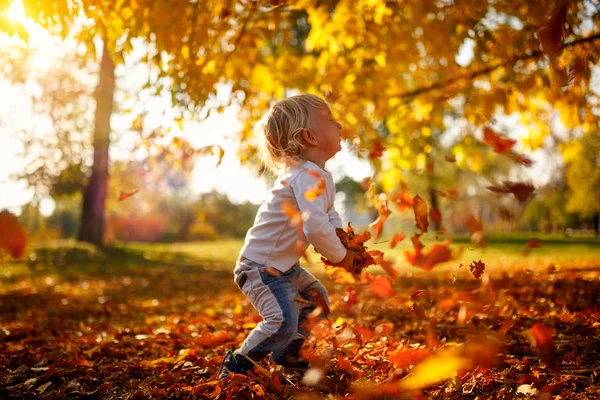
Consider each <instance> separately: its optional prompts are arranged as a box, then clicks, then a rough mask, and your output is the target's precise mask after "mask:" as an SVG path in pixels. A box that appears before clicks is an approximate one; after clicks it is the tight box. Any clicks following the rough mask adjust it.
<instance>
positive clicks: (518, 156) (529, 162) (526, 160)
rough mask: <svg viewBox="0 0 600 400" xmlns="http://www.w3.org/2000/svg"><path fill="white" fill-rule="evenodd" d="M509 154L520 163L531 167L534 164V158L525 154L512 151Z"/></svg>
mask: <svg viewBox="0 0 600 400" xmlns="http://www.w3.org/2000/svg"><path fill="white" fill-rule="evenodd" d="M508 155H509V156H510V158H512V159H513V160H515V161H516V162H518V163H519V164H523V165H524V166H526V167H531V165H532V164H533V160H532V159H531V158H529V157H527V156H525V155H523V154H517V153H513V152H511V153H509V154H508Z"/></svg>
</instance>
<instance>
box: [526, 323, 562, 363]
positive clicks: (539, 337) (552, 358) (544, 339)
mask: <svg viewBox="0 0 600 400" xmlns="http://www.w3.org/2000/svg"><path fill="white" fill-rule="evenodd" d="M527 334H528V335H529V336H530V340H531V341H532V344H533V345H534V346H536V347H537V348H538V350H539V352H540V357H541V359H542V361H543V362H544V363H546V364H548V366H549V367H550V368H555V367H556V349H555V348H554V329H552V328H550V327H548V326H546V325H544V324H542V323H540V322H537V323H535V324H533V326H532V327H531V328H530V329H529V330H528V331H527ZM531 338H532V339H531Z"/></svg>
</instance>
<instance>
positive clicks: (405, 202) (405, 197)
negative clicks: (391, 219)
mask: <svg viewBox="0 0 600 400" xmlns="http://www.w3.org/2000/svg"><path fill="white" fill-rule="evenodd" d="M394 202H395V203H396V205H397V206H398V208H399V209H400V212H402V211H405V210H406V209H408V208H410V207H412V206H413V199H412V197H411V196H410V193H408V192H407V191H406V190H401V191H400V192H398V193H397V194H396V196H394Z"/></svg>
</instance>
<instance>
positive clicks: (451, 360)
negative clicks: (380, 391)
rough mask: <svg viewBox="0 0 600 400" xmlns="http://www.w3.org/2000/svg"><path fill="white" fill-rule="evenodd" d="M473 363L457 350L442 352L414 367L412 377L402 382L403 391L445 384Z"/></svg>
mask: <svg viewBox="0 0 600 400" xmlns="http://www.w3.org/2000/svg"><path fill="white" fill-rule="evenodd" d="M470 365H471V361H470V360H469V359H468V358H466V357H463V356H461V355H460V354H459V352H458V350H457V349H448V350H445V351H441V352H439V353H438V354H435V355H433V356H431V357H428V358H426V359H425V360H424V361H423V362H421V363H420V364H418V365H417V366H415V367H414V369H413V373H412V375H410V376H409V377H408V378H406V379H405V380H404V381H402V383H401V386H402V388H403V389H407V390H414V389H421V388H424V387H427V386H430V385H433V384H435V383H439V382H443V381H445V380H446V379H450V378H452V377H453V376H455V375H456V373H457V372H458V371H459V370H461V369H466V368H468V367H469V366H470Z"/></svg>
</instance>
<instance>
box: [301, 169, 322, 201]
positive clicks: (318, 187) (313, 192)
mask: <svg viewBox="0 0 600 400" xmlns="http://www.w3.org/2000/svg"><path fill="white" fill-rule="evenodd" d="M308 173H309V174H310V175H312V176H313V177H315V178H317V183H316V184H315V186H313V187H311V188H309V189H308V190H307V191H306V192H305V193H304V197H305V198H306V199H307V200H308V201H315V200H316V199H317V197H319V196H320V195H322V194H323V192H324V191H325V179H323V177H322V176H321V174H319V173H318V172H317V171H313V170H311V169H309V170H308Z"/></svg>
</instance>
